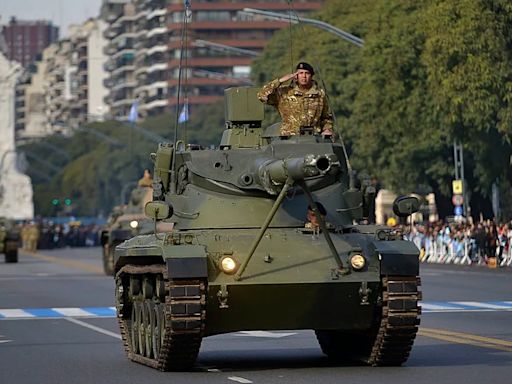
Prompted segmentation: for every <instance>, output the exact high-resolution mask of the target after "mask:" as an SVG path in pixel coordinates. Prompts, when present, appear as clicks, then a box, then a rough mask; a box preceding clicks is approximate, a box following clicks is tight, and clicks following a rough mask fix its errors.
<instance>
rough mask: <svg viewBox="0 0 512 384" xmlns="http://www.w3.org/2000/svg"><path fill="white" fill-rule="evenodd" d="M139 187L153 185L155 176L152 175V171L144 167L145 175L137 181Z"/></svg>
mask: <svg viewBox="0 0 512 384" xmlns="http://www.w3.org/2000/svg"><path fill="white" fill-rule="evenodd" d="M137 184H138V186H139V187H152V186H153V177H152V176H151V171H150V170H149V169H148V168H146V169H144V176H142V178H140V179H139V182H138V183H137Z"/></svg>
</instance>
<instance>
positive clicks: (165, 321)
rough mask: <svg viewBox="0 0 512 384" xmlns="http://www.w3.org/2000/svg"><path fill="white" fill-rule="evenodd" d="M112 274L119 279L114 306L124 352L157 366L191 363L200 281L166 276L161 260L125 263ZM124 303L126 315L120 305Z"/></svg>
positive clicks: (201, 317) (202, 303)
mask: <svg viewBox="0 0 512 384" xmlns="http://www.w3.org/2000/svg"><path fill="white" fill-rule="evenodd" d="M116 277H117V281H118V282H119V283H120V284H122V289H120V288H121V287H117V289H118V291H119V292H121V291H122V292H123V294H122V295H121V294H117V295H116V306H117V308H118V321H119V328H120V331H121V336H122V338H123V340H126V339H128V340H129V342H128V343H127V348H128V357H129V358H130V359H131V360H133V361H135V362H138V363H141V364H145V365H147V366H150V367H153V368H156V369H159V370H161V371H183V370H188V369H190V368H192V367H193V365H194V363H195V361H196V359H197V355H198V354H199V348H200V346H201V341H202V338H203V330H204V326H205V321H206V283H205V282H204V281H202V280H169V279H168V278H167V269H166V267H165V265H161V264H154V265H142V266H138V265H125V266H124V267H123V268H121V270H120V271H119V272H118V273H117V275H116ZM124 292H126V293H124ZM150 296H151V297H150ZM130 304H131V305H130ZM130 306H131V316H130V315H129V314H128V313H126V311H125V312H123V311H122V308H125V307H126V309H128V308H129V307H130ZM127 335H129V337H127Z"/></svg>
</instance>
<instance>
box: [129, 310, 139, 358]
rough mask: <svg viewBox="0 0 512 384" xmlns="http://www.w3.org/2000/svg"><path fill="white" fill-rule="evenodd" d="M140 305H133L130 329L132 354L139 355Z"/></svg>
mask: <svg viewBox="0 0 512 384" xmlns="http://www.w3.org/2000/svg"><path fill="white" fill-rule="evenodd" d="M139 314H140V310H139V303H138V302H136V301H135V302H134V303H133V305H132V316H131V327H130V331H131V332H130V336H131V337H130V341H131V347H132V348H131V350H132V353H138V351H139V324H140V319H139Z"/></svg>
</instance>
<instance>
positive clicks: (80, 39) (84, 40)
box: [16, 19, 109, 141]
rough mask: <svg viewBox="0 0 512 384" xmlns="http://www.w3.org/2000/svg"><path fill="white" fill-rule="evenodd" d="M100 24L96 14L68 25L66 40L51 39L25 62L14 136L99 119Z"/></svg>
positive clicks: (102, 91)
mask: <svg viewBox="0 0 512 384" xmlns="http://www.w3.org/2000/svg"><path fill="white" fill-rule="evenodd" d="M105 28H106V23H105V22H104V21H103V20H100V19H89V20H87V21H85V22H84V23H83V24H81V25H74V26H72V27H70V30H69V32H70V33H69V35H70V37H69V38H68V39H63V40H60V41H58V42H57V43H54V44H51V45H50V46H48V47H47V48H46V49H44V51H43V53H42V54H41V55H39V59H40V60H39V61H37V62H34V63H32V64H31V65H29V69H28V70H26V72H25V74H24V75H23V76H22V77H21V78H20V81H19V82H18V84H17V86H16V138H17V140H18V141H23V140H25V139H30V138H35V137H40V136H46V135H49V134H52V133H55V132H69V131H70V130H71V129H72V128H75V127H77V126H79V125H81V124H84V123H87V122H90V121H103V120H105V118H106V117H107V114H108V111H109V109H108V106H107V105H106V104H105V101H104V98H105V96H106V95H107V94H108V91H107V89H106V88H105V86H104V84H103V82H104V79H105V76H106V72H105V70H104V69H103V67H104V64H105V62H106V60H107V57H106V56H105V54H104V53H103V51H104V47H105V42H106V40H105V38H104V37H103V33H104V30H105Z"/></svg>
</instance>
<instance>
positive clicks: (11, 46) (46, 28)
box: [2, 17, 59, 68]
mask: <svg viewBox="0 0 512 384" xmlns="http://www.w3.org/2000/svg"><path fill="white" fill-rule="evenodd" d="M2 34H3V35H4V39H5V42H6V44H7V58H8V59H9V60H15V61H17V62H18V63H20V64H21V65H22V66H23V67H24V68H27V67H28V65H29V64H31V63H32V62H33V61H34V60H35V59H36V57H37V55H38V54H40V53H41V52H43V49H45V48H46V47H47V46H49V45H50V44H52V43H54V42H56V41H57V40H58V38H59V28H58V27H56V26H54V25H53V24H52V23H51V22H50V21H47V20H17V19H16V18H15V17H12V18H11V19H10V21H9V23H8V24H7V25H4V26H3V27H2Z"/></svg>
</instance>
